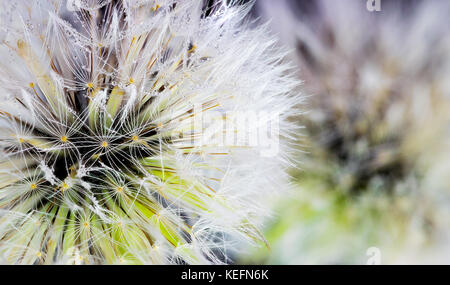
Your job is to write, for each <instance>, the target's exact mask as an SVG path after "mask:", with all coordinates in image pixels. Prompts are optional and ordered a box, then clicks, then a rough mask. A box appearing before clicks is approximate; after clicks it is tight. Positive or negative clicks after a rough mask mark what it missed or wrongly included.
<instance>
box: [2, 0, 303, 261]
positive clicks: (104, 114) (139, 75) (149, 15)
mask: <svg viewBox="0 0 450 285" xmlns="http://www.w3.org/2000/svg"><path fill="white" fill-rule="evenodd" d="M201 2H202V1H174V0H165V1H157V2H156V1H133V0H123V1H108V0H101V1H100V0H93V1H91V0H89V1H72V2H71V1H60V2H58V3H56V2H54V1H50V0H49V1H37V0H36V1H9V2H8V3H6V2H2V3H1V6H0V10H1V11H2V12H0V19H2V24H4V25H2V28H1V31H0V40H1V44H0V58H1V59H2V61H0V92H1V93H0V94H2V95H0V99H1V100H0V154H1V157H0V209H1V214H0V229H1V230H0V254H1V255H2V256H5V257H6V260H8V262H9V263H20V264H53V263H57V264H64V263H69V264H117V263H124V264H161V263H162V264H168V263H193V264H195V263H197V264H198V263H223V262H229V260H228V259H227V258H223V256H227V254H226V253H225V251H227V252H228V251H229V248H230V245H229V243H230V241H231V240H243V241H247V242H249V243H258V242H259V243H261V242H262V243H264V238H263V237H262V235H261V234H260V233H259V230H258V227H259V226H260V222H261V219H260V218H261V217H262V216H264V215H265V214H266V212H267V210H265V209H264V207H262V206H261V203H262V200H264V198H266V197H265V196H266V194H268V193H272V192H275V191H276V190H277V189H280V188H283V187H284V185H285V183H286V179H287V175H286V173H285V168H286V167H287V162H288V152H286V150H287V149H288V148H289V147H288V146H287V145H284V143H283V141H281V142H280V146H279V152H278V153H276V155H274V156H272V157H264V156H262V155H261V152H262V150H264V148H267V145H258V144H256V145H255V144H246V141H247V140H248V139H247V137H248V136H250V135H251V134H253V133H258V132H260V133H261V134H264V132H263V131H265V132H267V130H272V131H274V130H276V131H278V130H279V131H280V133H279V134H278V133H277V134H276V135H277V137H278V136H279V137H280V138H288V137H289V136H290V135H291V134H292V132H294V131H295V128H294V125H293V124H292V123H291V122H290V121H289V120H288V118H289V117H290V116H294V115H296V112H297V110H296V109H295V106H296V105H297V103H298V102H300V101H301V100H300V99H301V97H300V95H296V94H295V93H294V92H293V87H294V86H296V85H297V84H298V82H297V80H296V79H294V78H293V77H292V76H291V75H290V70H289V67H288V66H287V65H286V64H285V63H284V61H283V58H284V55H285V53H284V52H283V51H282V50H281V49H280V48H278V47H276V46H275V44H274V40H273V39H272V38H271V36H269V35H268V33H267V31H266V30H265V29H264V28H263V27H261V28H250V26H249V25H248V24H247V22H246V20H244V19H245V15H246V13H247V12H248V9H249V6H248V5H242V4H240V3H238V2H239V1H231V2H230V1H216V2H215V4H213V6H212V7H210V8H208V9H207V10H208V13H206V12H205V9H204V8H203V7H202V3H201ZM227 2H229V3H227ZM246 110H250V111H253V112H256V113H257V114H259V113H262V114H264V112H266V113H267V112H269V111H273V112H274V114H280V115H279V116H278V117H275V116H271V117H270V116H269V117H268V119H267V118H265V119H264V118H263V119H260V121H258V122H253V123H251V124H249V128H247V129H246V128H244V127H241V128H239V129H237V130H234V131H232V133H234V134H237V135H240V134H242V135H243V139H242V140H241V141H240V142H238V141H237V140H235V141H231V140H230V141H229V142H226V143H223V141H224V140H225V139H223V140H222V141H221V140H220V138H221V137H222V138H223V133H224V130H226V127H223V126H225V125H226V124H225V123H226V122H231V120H230V119H226V117H227V116H225V114H226V113H227V112H235V111H246ZM203 116H205V117H206V118H207V119H208V118H209V117H211V118H214V122H215V124H214V125H213V127H212V128H210V129H208V131H205V130H204V123H205V122H202V121H201V124H200V125H199V124H197V121H198V120H199V119H202V117H203ZM229 117H230V118H231V116H229ZM203 120H205V119H204V118H203ZM205 125H206V124H205ZM206 134H208V135H211V137H206V138H205V137H204V136H205V135H206ZM271 139H274V138H270V139H265V140H262V141H263V142H264V143H266V142H267V141H271ZM277 147H278V146H277ZM262 165H265V167H262ZM36 221H38V222H39V226H38V225H37V223H36ZM17 229H19V230H17Z"/></svg>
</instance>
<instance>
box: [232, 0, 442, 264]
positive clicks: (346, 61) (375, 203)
mask: <svg viewBox="0 0 450 285" xmlns="http://www.w3.org/2000/svg"><path fill="white" fill-rule="evenodd" d="M253 15H254V16H256V17H260V18H261V19H263V20H267V19H270V21H271V22H270V27H271V29H272V31H273V33H274V34H276V35H277V36H278V37H279V39H280V40H281V41H282V42H283V43H284V44H287V45H288V46H290V47H291V49H292V50H293V52H292V53H291V56H292V58H293V59H295V60H296V62H297V64H298V76H299V77H300V78H301V79H302V80H303V82H304V85H303V88H304V89H305V90H306V93H307V94H310V95H311V96H310V97H308V99H307V104H306V107H305V108H306V109H307V110H308V113H307V114H306V115H305V116H304V117H303V119H302V120H301V123H302V125H305V126H306V128H305V130H304V131H303V132H302V134H299V136H298V139H299V140H300V141H301V144H300V145H299V147H298V148H299V149H300V150H303V151H304V153H303V154H301V155H299V156H298V161H299V162H298V163H297V168H298V169H294V170H293V171H292V175H293V178H294V181H295V184H296V185H297V189H296V190H295V191H293V194H292V195H293V197H294V198H292V197H288V198H287V199H284V200H283V199H281V200H279V201H278V203H277V204H276V205H277V206H276V208H277V209H278V210H279V212H278V214H277V215H276V217H275V218H274V220H273V222H272V223H271V224H270V226H268V227H267V228H266V233H267V237H268V241H269V243H270V244H271V247H272V249H271V251H270V252H267V251H264V250H262V251H258V252H256V253H255V254H254V255H252V256H244V257H241V260H242V262H253V263H260V262H266V263H270V264H273V263H275V264H300V263H308V264H311V263H312V264H330V263H331V264H334V263H338V264H339V263H344V264H348V263H356V264H365V263H366V261H367V259H368V258H369V256H367V255H366V251H367V249H368V248H370V247H373V246H374V247H377V248H379V250H380V253H381V263H449V262H450V259H449V256H450V255H449V253H450V248H449V245H450V231H449V229H450V227H449V226H450V216H449V211H450V163H449V161H450V160H449V158H450V157H449V151H448V150H449V149H450V148H449V147H450V128H449V126H450V125H449V123H450V111H449V110H450V93H449V91H450V81H449V78H450V29H449V25H450V24H449V21H448V19H449V16H450V2H448V1H388V0H385V1H383V0H382V1H381V11H380V12H369V11H368V10H367V8H366V1H353V0H348V1H333V0H328V1H327V0H319V1H300V0H298V1H295V0H291V1H286V0H283V1H265V0H261V1H256V7H255V9H254V10H253Z"/></svg>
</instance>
